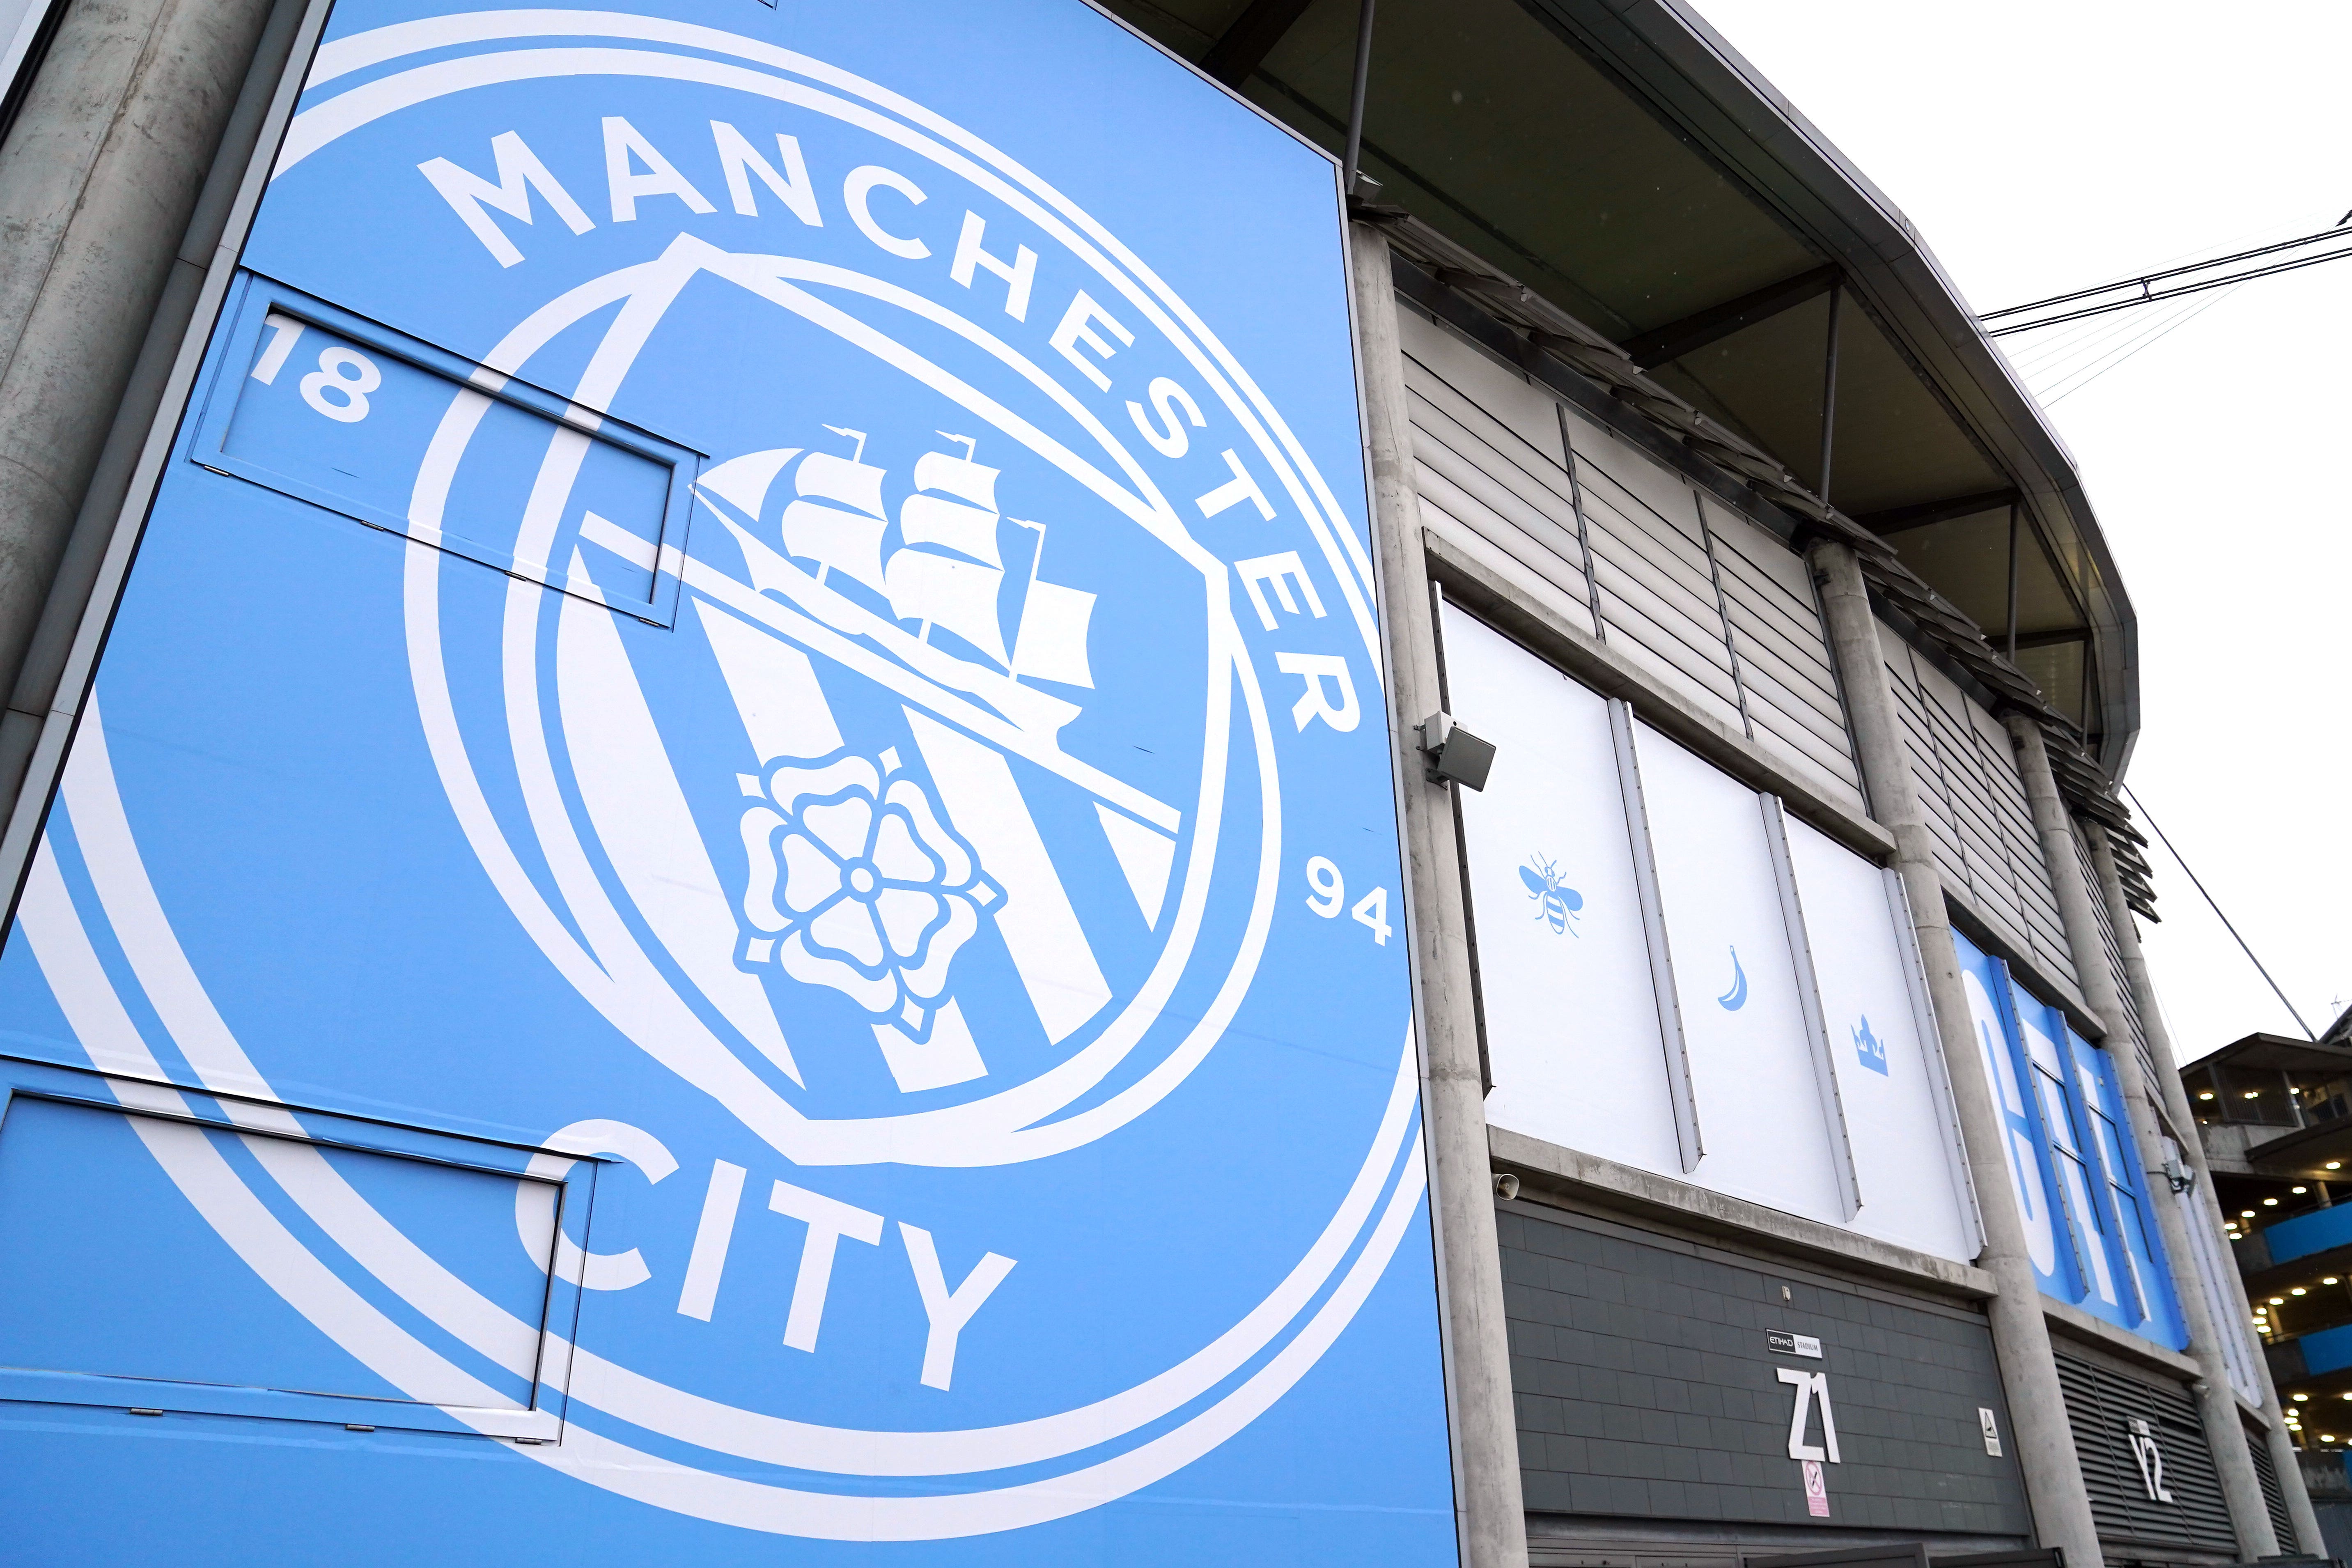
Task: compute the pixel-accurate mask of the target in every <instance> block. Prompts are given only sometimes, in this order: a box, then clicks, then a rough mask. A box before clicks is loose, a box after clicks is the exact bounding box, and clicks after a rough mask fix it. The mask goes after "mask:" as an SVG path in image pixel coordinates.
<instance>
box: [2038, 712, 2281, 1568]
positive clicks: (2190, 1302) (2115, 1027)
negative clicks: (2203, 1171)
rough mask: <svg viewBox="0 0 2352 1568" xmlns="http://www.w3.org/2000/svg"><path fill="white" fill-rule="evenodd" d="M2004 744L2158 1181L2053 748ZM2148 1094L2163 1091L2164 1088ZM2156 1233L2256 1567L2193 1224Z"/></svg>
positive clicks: (2261, 1540)
mask: <svg viewBox="0 0 2352 1568" xmlns="http://www.w3.org/2000/svg"><path fill="white" fill-rule="evenodd" d="M2007 722H2008V725H2009V738H2010V742H2011V744H2012V745H2014V746H2015V747H2016V748H2017V772H2018V776H2019V777H2020V778H2021V779H2022V780H2023V781H2024V784H2025V800H2026V804H2027V805H2028V806H2030V807H2031V808H2032V812H2033V826H2034V831H2035V832H2036V833H2038V834H2039V835H2040V836H2041V838H2042V858H2043V859H2044V860H2046V861H2048V862H2049V863H2050V881H2051V885H2052V887H2053V889H2054V890H2055V891H2056V893H2057V895H2058V918H2059V920H2060V921H2061V923H2063V925H2064V926H2065V928H2066V946H2067V948H2068V950H2069V951H2071V952H2073V953H2074V973H2075V974H2076V975H2077V977H2079V978H2080V979H2081V981H2082V983H2083V995H2084V998H2085V999H2086V1000H2088V1001H2089V1003H2090V1004H2091V1010H2092V1011H2093V1012H2095V1013H2096V1014H2098V1016H2099V1017H2100V1019H2101V1021H2103V1022H2104V1023H2105V1025H2106V1028H2107V1033H2106V1039H2105V1045H2106V1047H2107V1057H2108V1059H2110V1060H2111V1061H2113V1062H2114V1063H2115V1068H2116V1087H2117V1088H2119V1089H2121V1090H2122V1091H2123V1101H2124V1110H2125V1113H2126V1115H2127V1116H2128V1117H2129V1118H2130V1119H2131V1131H2132V1138H2133V1140H2134V1142H2135V1144H2136V1145H2137V1149H2138V1151H2139V1161H2140V1165H2141V1167H2142V1169H2144V1170H2146V1171H2147V1173H2149V1175H2150V1177H2151V1178H2152V1179H2153V1180H2154V1181H2156V1182H2162V1181H2163V1180H2164V1173H2163V1167H2164V1137H2163V1132H2162V1130H2161V1127H2160V1126H2159V1124H2158V1117H2157V1110H2156V1104H2155V1102H2154V1101H2153V1100H2151V1099H2150V1098H2149V1095H2150V1087H2149V1085H2148V1084H2147V1082H2146V1076H2147V1075H2146V1074H2144V1073H2143V1072H2141V1070H2140V1063H2139V1052H2138V1051H2137V1049H2135V1048H2134V1042H2133V1040H2132V1037H2131V1035H2130V1032H2129V1030H2128V1028H2127V1027H2126V1024H2127V1020H2128V1018H2129V1014H2128V1013H2127V1012H2126V1009H2125V1007H2124V999H2123V993H2122V992H2121V991H2120V990H2119V989H2118V988H2117V987H2116V973H2115V968H2114V966H2113V965H2112V964H2110V963H2108V962H2107V952H2106V945H2105V942H2102V941H2101V940H2100V936H2099V917H2098V911H2097V910H2095V909H2094V908H2093V907H2092V904H2091V889H2090V888H2089V886H2088V885H2087V884H2086V883H2085V882H2084V879H2083V878H2082V876H2081V874H2080V857H2079V856H2078V854H2077V852H2076V850H2075V847H2074V823H2073V821H2072V819H2071V818H2070V817H2069V816H2068V815H2067V811H2066V802H2065V799H2064V797H2063V796H2062V795H2060V794H2059V793H2058V775H2057V773H2055V772H2054V771H2053V769H2052V768H2051V766H2050V748H2049V745H2048V743H2047V742H2045V741H2044V740H2043V738H2042V726H2041V725H2039V724H2037V723H2035V722H2034V721H2033V720H2032V719H2031V718H2028V717H2027V716H2026V715H2024V714H2022V713H2011V715H2009V717H2008V720H2007ZM2154 1092H2156V1093H2158V1094H2161V1093H2162V1092H2163V1091H2162V1090H2161V1089H2158V1090H2155V1091H2154ZM2151 1206H2153V1207H2154V1208H2155V1210H2156V1219H2157V1228H2158V1231H2159V1232H2160V1233H2161V1234H2162V1236H2163V1237H2164V1251H2165V1255H2166V1257H2167V1258H2169V1259H2170V1260H2171V1263H2172V1270H2173V1277H2174V1281H2175V1283H2176V1285H2178V1286H2179V1289H2177V1290H2176V1291H2175V1294H2176V1295H2178V1296H2179V1298H2180V1306H2181V1313H2182V1316H2183V1318H2184V1319H2185V1320H2186V1321H2187V1322H2188V1325H2189V1356H2190V1357H2191V1358H2192V1359H2193V1360H2195V1362H2196V1363H2197V1370H2198V1373H2199V1374H2200V1380H2199V1382H2198V1383H2197V1384H2195V1385H2194V1386H2195V1393H2196V1395H2197V1409H2198V1413H2199V1415H2201V1416H2202V1417H2203V1419H2204V1425H2205V1442H2206V1445H2207V1446H2208V1447H2210V1448H2211V1449H2212V1451H2213V1466H2214V1468H2216V1469H2217V1470H2219V1471H2220V1472H2221V1497H2222V1500H2223V1501H2224V1502H2226V1503H2227V1504H2228V1505H2229V1510H2230V1523H2231V1528H2232V1529H2234V1530H2235V1531H2237V1532H2238V1555H2239V1556H2240V1557H2241V1558H2242V1559H2243V1560H2245V1561H2247V1562H2250V1563H2251V1562H2252V1561H2253V1560H2254V1559H2255V1558H2257V1557H2272V1556H2275V1555H2277V1553H2278V1549H2279V1543H2278V1531H2276V1530H2274V1529H2273V1528H2272V1526H2271V1515H2270V1508H2269V1505H2268V1504H2266V1503H2265V1502H2264V1501H2263V1488H2262V1481H2261V1479H2260V1478H2258V1477H2257V1476H2256V1475H2255V1473H2254V1458H2253V1454H2252V1451H2251V1450H2250V1449H2249V1448H2248V1447H2247V1446H2246V1428H2245V1425H2244V1424H2243V1423H2242V1422H2241V1421H2240V1420H2239V1419H2238V1396H2237V1394H2235V1393H2233V1392H2232V1391H2231V1387H2230V1369H2229V1367H2228V1365H2227V1364H2226V1363H2223V1361H2222V1360H2221V1338H2220V1336H2219V1333H2218V1332H2217V1331H2216V1329H2215V1325H2214V1322H2213V1310H2212V1306H2211V1304H2210V1301H2209V1300H2208V1298H2207V1297H2206V1294H2205V1292H2204V1290H2203V1289H2201V1288H2200V1283H2199V1270H2198V1268H2197V1254H2196V1252H2195V1251H2194V1250H2193V1249H2192V1247H2190V1244H2189V1226H2188V1224H2187V1222H2186V1221H2185V1220H2184V1219H2183V1217H2182V1215H2181V1213H2180V1205H2178V1204H2175V1203H2171V1202H2168V1201H2166V1200H2164V1199H2161V1198H2159V1199H2158V1201H2157V1202H2156V1203H2155V1204H2154V1205H2151Z"/></svg>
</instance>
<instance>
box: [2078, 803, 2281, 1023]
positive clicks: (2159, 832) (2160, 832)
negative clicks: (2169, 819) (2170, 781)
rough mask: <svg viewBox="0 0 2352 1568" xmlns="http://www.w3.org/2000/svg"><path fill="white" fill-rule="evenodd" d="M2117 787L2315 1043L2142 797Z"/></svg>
mask: <svg viewBox="0 0 2352 1568" xmlns="http://www.w3.org/2000/svg"><path fill="white" fill-rule="evenodd" d="M2116 787H2117V788H2118V789H2120V790H2122V791H2123V792H2124V794H2125V795H2126V797H2128V798H2129V799H2130V801H2131V804H2132V809H2133V810H2134V811H2136V812H2137V813H2139V819H2140V820H2141V821H2142V822H2145V823H2147V826H2148V827H2149V828H2150V829H2151V830H2152V831H2153V832H2154V833H2155V834H2156V837H2157V839H2158V842H2159V843H2161V844H2162V845H2163V846H2164V847H2165V850H2166V852H2167V853H2168V854H2169V855H2171V857H2172V862H2173V864H2174V865H2176V866H2178V867H2179V868H2180V869H2181V870H2182V871H2183V872H2185V873H2187V875H2188V878H2189V885H2190V886H2191V887H2193V888H2195V889H2197V891H2198V893H2199V894H2200V895H2201V896H2202V897H2203V898H2204V900H2205V907H2206V908H2207V909H2210V910H2212V911H2213V916H2214V918H2215V919H2216V920H2219V921H2221V928H2222V929H2223V930H2224V931H2228V932H2229V933H2230V937H2231V941H2233V942H2236V943H2237V944H2238V951H2239V952H2242V953H2244V954H2245V955H2246V962H2247V963H2251V964H2252V965H2253V966H2254V972H2255V973H2257V974H2260V975H2261V976H2262V977H2263V982H2264V983H2265V984H2268V985H2269V986H2270V988H2271V994H2272V995H2273V996H2276V997H2277V998H2278V999H2279V1005H2281V1006H2282V1007H2284V1008H2285V1009H2286V1011H2287V1016H2289V1017H2291V1018H2293V1019H2294V1021H2295V1024H2296V1025H2297V1026H2299V1027H2300V1028H2301V1029H2302V1030H2303V1032H2304V1034H2305V1036H2306V1037H2309V1038H2311V1039H2314V1040H2316V1039H2318V1038H2319V1037H2318V1036H2317V1035H2315V1034H2313V1033H2312V1030H2311V1026H2310V1025H2309V1024H2306V1023H2305V1022H2304V1021H2303V1015H2302V1014H2300V1013H2298V1012H2296V1011H2295V1009H2294V1003H2292V1002H2290V1001H2288V1000H2287V999H2286V993H2285V992H2284V991H2282V990H2280V989H2279V983H2278V982H2277V981H2275V980H2273V979H2272V978H2271V972H2270V971H2269V970H2267V969H2264V968H2263V961H2262V960H2261V959H2259V958H2256V957H2255V956H2254V950H2253V949H2252V948H2251V947H2249V946H2247V945H2246V939H2245V938H2244V937H2242V936H2240V935H2239V934H2238V928H2237V927H2236V926H2233V925H2231V923H2230V917H2229V916H2227V915H2225V914H2223V913H2222V912H2221V905H2220V904H2218V903H2215V902H2214V901H2213V895H2212V894H2211V893H2210V892H2207V891H2206V890H2205V884H2204V883H2203V882H2200V881H2199V880H2198V879H2197V873H2196V872H2194V871H2191V870H2189V862H2188V861H2186V860H2184V859H2182V858H2181V856H2180V851H2179V850H2178V849H2176V848H2174V847H2173V845H2172V840H2171V839H2169V838H2168V837H2165V833H2164V829H2163V828H2161V827H2159V826H2157V821H2156V818H2155V817H2153V816H2149V815H2148V814H2147V806H2145V805H2141V804H2140V798H2139V796H2137V795H2133V794H2132V789H2131V785H2129V784H2120V783H2119V784H2117V785H2116Z"/></svg>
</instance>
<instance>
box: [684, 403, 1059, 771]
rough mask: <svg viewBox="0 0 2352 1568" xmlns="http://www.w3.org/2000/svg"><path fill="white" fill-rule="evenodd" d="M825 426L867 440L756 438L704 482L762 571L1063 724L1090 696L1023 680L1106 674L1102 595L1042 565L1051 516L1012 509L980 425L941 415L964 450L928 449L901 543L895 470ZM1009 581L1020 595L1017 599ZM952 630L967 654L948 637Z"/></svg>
mask: <svg viewBox="0 0 2352 1568" xmlns="http://www.w3.org/2000/svg"><path fill="white" fill-rule="evenodd" d="M825 428H826V429H828V430H830V431H832V432H833V433H834V434H835V435H836V436H838V437H841V438H842V439H843V440H844V441H845V442H850V443H854V447H853V449H852V450H851V452H850V453H849V455H847V456H842V455H840V454H838V453H834V452H824V451H814V450H805V449H803V448H801V447H779V448H776V449H773V450H770V451H764V452H751V453H747V454H746V455H744V456H742V457H740V458H733V459H730V461H728V462H725V463H722V464H720V465H719V466H718V467H717V468H712V469H711V470H710V471H709V473H707V474H705V475H704V476H703V477H702V479H701V481H700V482H699V483H698V485H697V486H696V489H697V491H698V494H699V496H700V498H701V500H702V501H703V503H704V505H705V506H707V507H709V510H711V512H712V513H713V515H715V516H717V517H718V518H719V521H721V522H723V523H725V524H726V526H727V528H728V529H729V531H730V532H732V533H733V534H734V535H735V537H736V540H737V542H739V543H740V544H741V545H742V547H743V554H744V560H745V563H746V565H747V566H748V568H749V570H750V573H751V585H752V586H753V587H754V588H756V589H758V590H759V591H760V592H761V593H773V594H778V595H782V597H784V598H785V599H787V600H790V601H791V602H792V603H793V605H795V606H796V607H798V608H799V609H800V610H801V611H802V612H803V614H806V615H808V616H812V617H813V618H814V619H816V620H819V621H822V622H823V623H824V624H825V625H826V626H831V627H832V628H834V629H835V631H838V632H842V633H844V634H845V635H848V636H851V637H860V638H863V639H864V640H865V641H866V642H867V643H869V644H870V645H872V646H873V647H876V648H877V649H878V650H880V651H882V652H884V653H886V654H887V655H889V656H890V657H891V658H894V659H896V660H897V661H898V662H899V663H901V664H903V665H905V666H906V667H908V668H910V669H913V670H915V671H917V672H918V673H919V674H922V675H924V676H925V677H927V678H929V679H932V680H936V681H939V682H940V684H942V685H945V686H948V687H950V688H952V689H957V690H960V691H963V692H965V693H967V694H969V695H971V696H974V697H977V698H979V699H981V700H982V701H985V702H986V703H988V705H989V706H990V707H992V708H993V709H995V710H996V711H997V712H999V713H1001V714H1003V716H1004V717H1005V718H1006V719H1008V720H1011V721H1013V723H1015V724H1017V725H1019V726H1020V727H1021V728H1022V729H1024V730H1026V731H1030V732H1032V733H1033V734H1035V735H1037V736H1038V737H1039V738H1040V739H1047V740H1050V739H1051V738H1052V737H1053V735H1054V734H1055V731H1058V730H1059V729H1060V728H1061V726H1062V725H1064V724H1066V723H1067V722H1068V721H1070V720H1071V719H1073V718H1075V717H1076V715H1077V713H1078V712H1079V709H1078V707H1077V706H1076V704H1074V703H1072V702H1069V701H1067V700H1065V699H1063V698H1061V697H1058V696H1055V695H1054V694H1053V693H1050V692H1047V691H1045V690H1042V689H1038V688H1036V687H1034V686H1030V685H1027V684H1024V682H1026V681H1029V680H1045V681H1051V682H1054V683H1055V684H1057V685H1061V686H1074V687H1081V688H1091V687H1092V686H1093V685H1094V676H1093V672H1092V670H1091V669H1090V668H1089V667H1088V664H1087V636H1088V631H1089V623H1090V621H1091V619H1092V617H1093V615H1094V607H1095V595H1092V594H1090V593H1087V592H1086V591H1084V590H1083V589H1078V588H1072V587H1067V586H1065V585H1064V584H1059V583H1054V582H1049V581H1046V580H1045V579H1044V578H1042V577H1040V576H1039V575H1038V567H1039V565H1040V563H1042V561H1043V559H1044V556H1045V535H1046V528H1045V524H1044V523H1042V522H1034V521H1024V520H1022V519H1019V518H1010V517H1006V516H1005V515H1004V514H1003V511H1001V510H999V508H998V505H997V499H996V481H997V479H998V478H999V476H1000V473H1001V470H1000V469H997V468H991V467H989V466H988V465H987V464H985V463H982V462H980V461H979V460H978V458H977V446H978V443H977V442H976V441H974V439H973V438H972V437H969V436H958V435H954V434H952V433H950V432H947V431H941V432H940V436H941V437H943V438H944V439H946V440H947V441H948V442H949V443H950V444H952V445H955V446H960V447H961V448H962V450H961V451H960V452H956V451H946V450H934V451H929V452H926V453H924V454H923V455H922V456H921V457H920V458H918V459H916V462H915V467H914V472H913V474H912V476H911V477H912V479H913V481H914V490H913V493H912V494H910V495H908V497H907V498H906V500H903V501H901V502H900V503H899V506H898V518H897V520H896V521H897V538H896V541H895V544H894V543H893V542H892V539H891V533H892V519H891V517H890V515H889V512H888V510H887V504H886V502H885V500H884V497H883V482H884V480H885V479H887V478H888V477H889V475H888V470H887V469H885V468H882V467H880V466H878V465H877V464H873V463H869V462H867V461H866V435H865V433H864V432H862V431H857V430H850V429H845V428H843V427H841V426H825ZM787 468H789V469H790V470H791V484H792V492H791V493H792V497H793V499H792V500H791V501H790V503H789V504H787V505H786V506H785V507H784V509H783V511H782V516H781V517H780V518H779V519H778V520H777V521H776V524H775V531H774V532H772V533H768V534H767V538H772V539H775V540H776V541H777V542H778V543H779V544H781V546H782V548H781V550H779V549H776V548H773V547H772V546H771V545H770V544H769V543H768V542H767V538H762V537H761V534H762V533H763V532H766V531H765V530H764V529H763V528H762V527H761V513H762V510H763V509H764V508H765V507H766V505H767V504H768V498H769V496H770V495H771V494H772V491H773V490H774V489H775V486H776V484H777V482H778V481H779V480H780V479H782V478H783V477H784V474H785V470H786V469H787ZM1008 544H1011V545H1013V549H1012V550H1010V551H1008V549H1007V546H1008ZM1024 544H1025V545H1026V549H1025V551H1024V550H1023V549H1022V548H1021V546H1022V545H1024ZM1024 554H1025V556H1026V560H1025V562H1024V561H1023V560H1022V556H1023V555H1024ZM1008 555H1010V556H1011V558H1012V559H1013V562H1014V563H1015V564H1014V565H1013V566H1012V567H1008V565H1007V558H1008ZM845 584H857V585H858V587H860V588H862V589H863V590H865V592H864V593H863V594H859V593H855V592H852V591H850V590H848V589H847V588H846V587H845ZM1009 595H1017V599H1016V602H1013V603H1011V604H1009V605H1008V603H1007V600H1008V596H1009ZM877 601H878V604H877ZM883 605H887V613H886V611H885V610H884V609H883V608H882V607H881V606H883ZM1008 609H1009V610H1010V615H1009V616H1008V614H1007V612H1008ZM1008 620H1009V622H1010V626H1011V633H1012V635H1011V636H1010V637H1009V638H1008V637H1007V636H1006V630H1007V622H1008ZM909 623H911V627H912V629H909ZM938 632H947V633H950V634H951V635H952V636H953V637H954V638H955V639H956V641H957V642H958V643H960V644H961V647H962V648H963V649H966V650H969V655H967V653H965V652H961V651H954V650H951V648H950V647H949V646H945V645H942V644H940V643H937V642H934V640H933V637H934V634H935V633H938ZM971 656H977V657H971Z"/></svg>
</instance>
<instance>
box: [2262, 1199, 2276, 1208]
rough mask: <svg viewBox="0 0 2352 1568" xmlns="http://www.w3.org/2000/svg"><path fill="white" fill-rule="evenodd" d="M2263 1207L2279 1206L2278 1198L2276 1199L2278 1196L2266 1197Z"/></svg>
mask: <svg viewBox="0 0 2352 1568" xmlns="http://www.w3.org/2000/svg"><path fill="white" fill-rule="evenodd" d="M2263 1207H2264V1208H2266V1209H2274V1208H2276V1207H2278V1199H2276V1198H2264V1199H2263Z"/></svg>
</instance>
